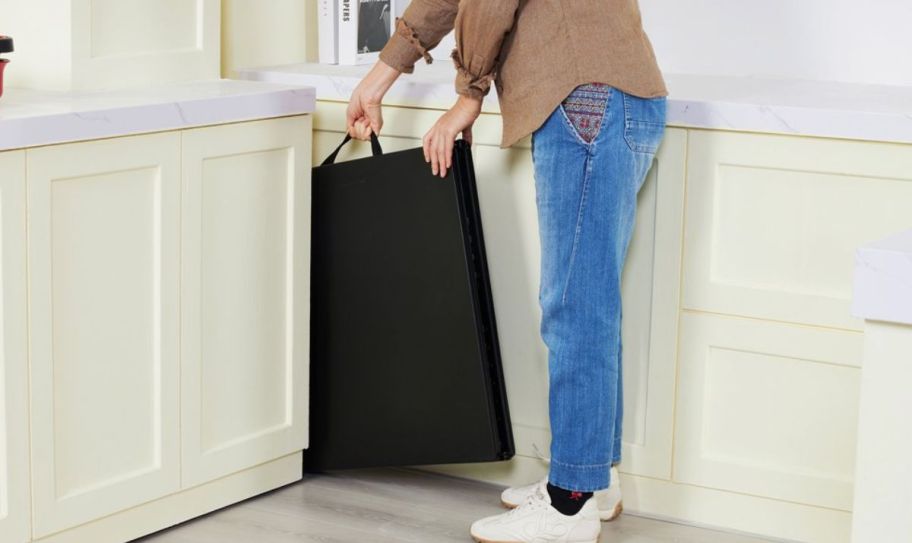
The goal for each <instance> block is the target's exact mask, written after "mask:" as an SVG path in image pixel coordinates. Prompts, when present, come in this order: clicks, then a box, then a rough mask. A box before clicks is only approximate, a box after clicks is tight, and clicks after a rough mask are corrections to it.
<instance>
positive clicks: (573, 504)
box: [548, 482, 592, 515]
mask: <svg viewBox="0 0 912 543" xmlns="http://www.w3.org/2000/svg"><path fill="white" fill-rule="evenodd" d="M548 495H549V496H551V506H552V507H554V508H555V509H557V510H558V511H560V512H561V513H562V514H564V515H575V514H577V513H579V510H580V509H582V508H583V505H584V504H585V503H586V500H588V499H589V498H591V497H592V492H578V491H576V490H566V489H563V488H561V487H559V486H554V485H552V484H551V483H550V482H549V483H548Z"/></svg>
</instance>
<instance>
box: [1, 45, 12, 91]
mask: <svg viewBox="0 0 912 543" xmlns="http://www.w3.org/2000/svg"><path fill="white" fill-rule="evenodd" d="M13 50H14V49H13V38H11V37H9V36H2V35H0V54H3V53H12V52H13ZM8 63H9V61H8V60H6V59H5V58H0V96H3V70H5V69H6V65H7V64H8Z"/></svg>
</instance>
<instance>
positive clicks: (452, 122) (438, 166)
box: [423, 95, 481, 177]
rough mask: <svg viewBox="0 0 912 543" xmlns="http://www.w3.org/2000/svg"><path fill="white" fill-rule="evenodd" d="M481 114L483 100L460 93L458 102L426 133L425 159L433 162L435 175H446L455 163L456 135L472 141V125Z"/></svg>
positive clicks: (432, 167)
mask: <svg viewBox="0 0 912 543" xmlns="http://www.w3.org/2000/svg"><path fill="white" fill-rule="evenodd" d="M480 114H481V100H480V99H477V98H470V97H468V96H465V95H460V96H459V100H457V101H456V104H455V105H454V106H453V107H451V108H450V110H449V111H447V112H446V113H444V114H443V116H441V117H440V119H439V120H438V121H437V123H435V124H434V126H433V127H432V128H431V129H430V130H428V133H427V134H425V135H424V140H423V144H424V161H425V162H430V163H431V171H432V172H433V173H434V175H438V173H439V175H440V177H446V172H447V170H448V169H449V168H450V167H452V164H453V145H454V144H455V142H456V136H457V135H458V134H460V133H462V139H464V140H466V142H468V143H469V144H471V143H472V125H473V124H474V123H475V119H477V118H478V116H479V115H480Z"/></svg>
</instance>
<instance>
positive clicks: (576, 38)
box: [380, 0, 668, 148]
mask: <svg viewBox="0 0 912 543" xmlns="http://www.w3.org/2000/svg"><path fill="white" fill-rule="evenodd" d="M454 28H455V30H456V49H454V50H453V53H452V55H451V57H452V59H453V61H454V64H455V66H456V83H455V85H456V92H457V93H459V94H465V95H468V96H474V97H482V96H484V95H486V94H487V93H488V92H489V91H490V86H491V83H492V82H493V83H494V84H495V87H496V88H497V95H498V99H499V101H500V110H501V114H502V116H503V139H502V141H501V147H503V148H506V147H510V146H511V145H513V144H514V143H516V142H517V141H519V140H520V139H522V138H523V137H525V136H528V135H529V134H531V133H532V132H534V131H535V130H536V129H537V128H538V127H539V126H541V125H542V123H544V121H545V120H546V119H547V118H548V115H550V114H551V112H552V111H553V110H554V108H556V107H557V106H558V104H560V103H561V101H562V100H563V99H564V98H565V97H566V96H567V95H568V94H570V92H571V91H572V90H573V89H574V88H575V87H577V86H578V85H581V84H583V83H589V82H601V83H605V84H608V85H611V86H613V87H616V88H618V89H620V90H622V91H625V92H627V93H629V94H633V95H636V96H640V97H643V98H653V97H657V96H667V95H668V90H667V88H666V87H665V81H664V79H663V77H662V73H661V71H660V69H659V66H658V63H657V61H656V57H655V53H654V52H653V49H652V44H651V43H650V41H649V38H648V37H647V36H646V33H645V32H644V31H643V26H642V21H641V19H640V9H639V5H638V4H637V0H412V2H411V4H409V6H408V8H406V10H405V13H404V14H403V15H402V18H401V19H399V20H398V23H397V26H396V32H395V33H394V34H393V36H392V37H391V38H390V40H389V42H387V44H386V46H385V47H384V48H383V50H382V51H381V53H380V59H381V60H382V61H383V62H385V63H387V64H389V65H390V66H392V67H393V68H396V69H398V70H399V71H401V72H405V73H411V72H412V71H413V69H414V64H415V62H417V61H418V60H419V59H420V58H422V57H424V59H425V61H426V62H431V61H432V58H431V55H430V54H429V53H428V52H427V51H428V49H433V48H434V47H435V46H436V45H437V44H438V43H440V40H441V39H442V38H443V37H444V36H445V35H446V34H447V33H449V31H450V30H453V29H454Z"/></svg>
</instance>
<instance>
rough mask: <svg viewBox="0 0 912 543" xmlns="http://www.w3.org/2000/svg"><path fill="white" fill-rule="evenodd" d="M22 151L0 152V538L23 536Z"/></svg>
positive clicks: (10, 541)
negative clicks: (0, 339)
mask: <svg viewBox="0 0 912 543" xmlns="http://www.w3.org/2000/svg"><path fill="white" fill-rule="evenodd" d="M25 255H26V249H25V153H24V152H22V151H18V152H7V153H0V338H2V341H0V541H3V542H4V543H24V542H25V541H28V539H29V532H30V527H29V516H30V515H29V505H28V504H29V482H28V473H29V460H28V435H29V434H28V405H27V401H28V355H27V347H26V337H27V336H26V334H27V331H26V327H25V320H26V295H25V282H26V277H25V271H26V263H25V259H26V256H25Z"/></svg>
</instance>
